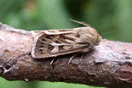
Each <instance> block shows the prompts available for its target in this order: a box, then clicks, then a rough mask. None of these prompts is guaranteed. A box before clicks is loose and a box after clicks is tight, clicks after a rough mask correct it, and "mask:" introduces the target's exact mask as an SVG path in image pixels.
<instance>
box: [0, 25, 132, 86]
mask: <svg viewBox="0 0 132 88" xmlns="http://www.w3.org/2000/svg"><path fill="white" fill-rule="evenodd" d="M0 35H1V36H0V73H1V74H0V76H1V77H3V78H5V79H7V80H25V81H34V80H42V81H52V82H55V81H59V82H69V83H80V84H87V85H93V86H106V87H110V86H112V87H117V86H118V87H119V86H120V87H123V86H125V87H131V86H132V44H131V43H124V42H119V41H109V40H106V39H102V41H101V43H100V45H99V46H96V47H94V49H93V50H91V51H89V52H88V53H86V54H85V55H84V58H83V59H82V61H80V58H81V56H82V54H81V53H80V54H78V55H77V56H75V57H74V58H73V59H72V61H71V63H70V65H69V66H68V61H69V58H71V56H73V55H75V54H68V55H64V56H59V57H56V60H55V61H54V63H53V64H52V65H50V62H51V60H52V59H53V58H47V59H41V60H36V59H34V58H32V56H31V47H32V43H33V39H32V35H31V32H30V31H25V30H22V29H14V28H12V27H10V26H7V25H5V24H2V23H0Z"/></svg>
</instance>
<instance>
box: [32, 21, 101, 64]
mask: <svg viewBox="0 0 132 88" xmlns="http://www.w3.org/2000/svg"><path fill="white" fill-rule="evenodd" d="M72 21H74V22H76V23H79V24H82V25H85V26H86V27H78V28H73V29H53V30H43V31H38V32H37V33H36V35H35V37H34V41H33V46H32V51H31V55H32V57H33V58H36V59H44V58H49V57H57V56H60V55H66V54H70V53H76V52H80V53H86V52H88V51H89V50H90V49H92V48H93V47H94V46H96V45H98V44H99V43H100V41H101V39H102V37H101V36H100V35H99V34H98V32H97V31H96V30H95V29H94V28H92V27H90V26H89V25H87V24H85V23H83V22H79V21H75V20H72ZM73 57H74V56H73ZM73 57H72V58H73ZM70 60H71V59H70ZM69 63H70V61H69Z"/></svg>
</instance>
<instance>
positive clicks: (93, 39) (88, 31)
mask: <svg viewBox="0 0 132 88" xmlns="http://www.w3.org/2000/svg"><path fill="white" fill-rule="evenodd" d="M73 31H74V33H75V35H76V36H77V37H78V39H77V40H76V42H77V43H81V44H84V43H85V44H90V45H91V46H95V45H98V44H99V42H100V41H101V36H100V35H99V34H98V32H97V31H96V30H95V29H94V28H92V27H90V26H88V27H79V28H74V29H73Z"/></svg>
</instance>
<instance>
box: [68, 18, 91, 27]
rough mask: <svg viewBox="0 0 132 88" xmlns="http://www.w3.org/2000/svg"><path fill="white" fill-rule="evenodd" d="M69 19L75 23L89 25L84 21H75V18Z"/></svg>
mask: <svg viewBox="0 0 132 88" xmlns="http://www.w3.org/2000/svg"><path fill="white" fill-rule="evenodd" d="M70 20H71V21H73V22H75V23H78V24H82V25H85V26H87V27H89V25H88V24H86V23H85V22H80V21H76V20H73V19H70Z"/></svg>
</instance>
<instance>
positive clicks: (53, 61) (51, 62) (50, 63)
mask: <svg viewBox="0 0 132 88" xmlns="http://www.w3.org/2000/svg"><path fill="white" fill-rule="evenodd" d="M55 59H56V57H55V58H53V59H52V61H51V62H50V65H52V64H53V62H54V60H55Z"/></svg>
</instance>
